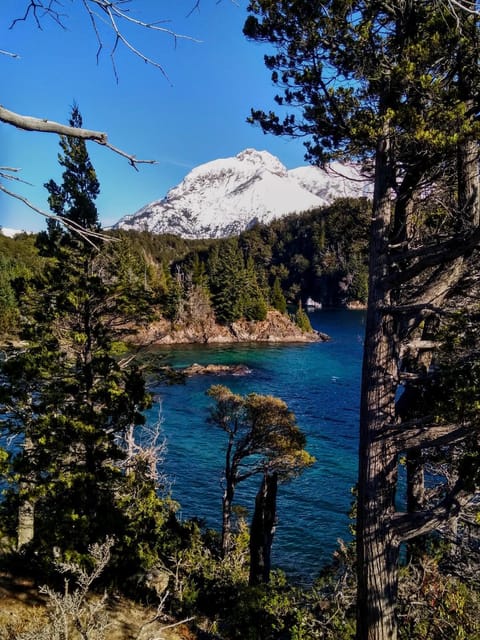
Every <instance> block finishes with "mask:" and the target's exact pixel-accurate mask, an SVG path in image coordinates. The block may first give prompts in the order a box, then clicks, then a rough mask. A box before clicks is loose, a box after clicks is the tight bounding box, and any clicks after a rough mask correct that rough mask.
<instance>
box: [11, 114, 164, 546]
mask: <svg viewBox="0 0 480 640" xmlns="http://www.w3.org/2000/svg"><path fill="white" fill-rule="evenodd" d="M72 121H73V122H77V123H79V122H81V116H80V114H79V112H78V108H77V107H74V110H73V113H72ZM60 144H61V148H62V150H63V151H64V155H60V156H59V161H60V164H61V165H62V166H63V167H64V168H65V171H64V173H63V182H62V184H61V185H57V184H56V183H55V182H54V181H50V182H49V183H48V185H47V189H48V191H49V193H50V205H51V208H52V211H54V212H55V214H56V215H57V216H59V217H60V218H61V217H67V218H68V219H69V220H70V221H72V222H74V223H77V224H79V225H81V226H82V227H83V229H86V230H89V229H98V228H99V223H98V216H97V211H96V207H95V204H94V200H95V198H96V197H97V195H98V192H99V185H98V180H97V177H96V175H95V171H94V169H93V167H92V165H91V163H90V160H89V157H88V154H87V153H86V149H85V144H84V141H82V140H78V139H65V138H62V139H61V142H60ZM40 244H41V250H42V251H43V252H44V253H45V254H46V255H48V256H49V266H48V268H47V269H46V270H45V273H44V276H43V277H42V278H37V279H36V280H35V281H31V282H30V283H29V286H28V287H27V288H26V289H25V290H24V291H23V295H22V313H23V315H24V318H25V321H24V325H23V337H24V338H25V339H26V340H28V346H27V347H26V348H25V349H22V350H20V351H19V352H18V351H14V352H13V353H12V354H11V357H9V358H7V359H6V361H5V362H4V363H3V365H2V374H3V376H4V380H5V384H4V385H2V389H1V403H2V406H3V409H4V412H5V414H6V415H7V420H6V421H5V423H3V425H2V426H3V427H6V428H7V429H8V432H9V433H10V435H12V436H15V435H17V436H18V437H19V438H20V442H23V446H21V447H19V448H15V449H14V450H12V452H11V468H12V473H13V476H12V478H15V477H17V478H19V480H18V481H17V482H14V483H13V485H12V490H11V492H10V497H9V502H8V504H12V505H14V504H17V505H18V513H19V521H18V526H17V533H18V545H19V547H22V546H24V545H26V544H27V543H28V544H29V546H30V547H32V548H33V549H35V550H36V551H37V552H40V556H39V557H43V553H44V554H46V556H48V555H49V554H50V553H51V550H52V548H53V547H54V546H57V547H59V549H60V550H61V551H62V552H63V553H67V554H82V553H86V551H87V549H88V546H89V545H90V544H92V543H93V542H96V541H98V540H100V539H104V538H105V536H106V535H114V536H117V538H118V540H119V546H120V547H121V546H122V545H125V544H128V543H127V537H126V532H125V527H126V525H127V521H128V518H127V517H126V514H125V513H124V512H123V510H122V500H121V496H122V495H124V493H125V487H126V483H127V477H126V473H125V469H124V463H123V460H124V458H125V447H124V446H123V444H122V443H123V438H124V436H125V434H127V432H130V431H131V429H132V428H133V429H134V428H135V427H136V426H137V425H141V424H143V422H144V416H143V413H142V411H143V410H144V409H145V408H146V407H148V406H149V404H150V397H149V395H148V394H147V393H146V391H145V384H144V380H143V377H142V375H141V371H140V370H139V369H138V367H136V366H135V365H134V364H130V365H128V366H125V365H123V364H122V362H121V361H119V360H118V359H117V358H115V357H114V355H113V338H114V337H115V333H114V328H115V326H116V325H117V324H118V322H119V320H120V319H121V320H125V318H126V316H125V303H124V300H122V297H121V296H119V294H118V290H117V286H116V284H117V281H118V277H117V276H118V273H117V270H116V267H115V263H113V264H112V263H109V261H108V259H107V258H106V256H105V255H104V253H102V252H101V251H100V250H98V249H96V248H94V247H93V246H92V245H91V244H90V243H89V242H88V241H87V240H86V239H84V238H83V237H82V236H78V235H77V234H75V233H72V232H71V231H70V230H69V229H63V228H61V227H60V226H59V225H53V224H51V223H50V224H49V230H48V233H45V234H42V235H41V237H40ZM128 482H130V480H129V479H128ZM123 502H125V500H124V499H123ZM7 506H8V505H7ZM140 508H141V507H140V505H139V509H140ZM156 508H158V509H160V510H161V508H160V505H159V504H157V507H156ZM128 538H129V539H130V543H131V542H132V540H133V539H134V538H133V537H132V535H131V534H130V535H129V536H128ZM130 551H131V552H132V553H133V555H135V551H134V550H133V549H130ZM138 551H139V549H137V552H138Z"/></svg>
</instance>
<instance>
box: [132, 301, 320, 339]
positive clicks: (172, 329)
mask: <svg viewBox="0 0 480 640" xmlns="http://www.w3.org/2000/svg"><path fill="white" fill-rule="evenodd" d="M325 340H328V336H327V335H325V334H323V333H320V332H318V331H313V332H310V333H309V332H304V331H302V330H301V329H300V328H299V327H297V325H296V324H295V323H294V322H292V321H291V320H290V318H289V317H288V316H286V315H284V314H282V313H280V312H279V311H274V310H271V311H269V312H268V314H267V317H266V319H265V320H262V321H259V322H254V321H249V320H239V321H238V322H234V323H233V324H231V325H229V326H223V325H219V324H216V323H215V322H214V321H213V319H212V318H211V317H207V318H205V319H204V320H202V321H199V322H196V323H194V324H188V325H186V324H175V323H171V322H169V321H168V320H165V319H159V320H156V321H154V322H152V323H151V324H150V325H149V326H148V327H146V328H144V329H141V330H140V331H139V333H138V334H137V336H136V338H135V343H138V344H144V345H162V344H186V343H196V344H221V343H234V342H285V343H286V342H322V341H325Z"/></svg>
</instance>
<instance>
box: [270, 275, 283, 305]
mask: <svg viewBox="0 0 480 640" xmlns="http://www.w3.org/2000/svg"><path fill="white" fill-rule="evenodd" d="M272 305H273V307H274V309H277V311H280V313H286V312H287V301H286V300H285V296H284V295H283V291H282V286H281V284H280V278H279V277H278V276H277V277H276V278H275V280H274V281H273V288H272Z"/></svg>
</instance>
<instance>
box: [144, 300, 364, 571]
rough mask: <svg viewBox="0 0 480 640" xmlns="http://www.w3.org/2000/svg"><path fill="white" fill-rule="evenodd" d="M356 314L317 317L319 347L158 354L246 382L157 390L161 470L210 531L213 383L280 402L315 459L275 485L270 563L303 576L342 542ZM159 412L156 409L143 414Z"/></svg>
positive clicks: (244, 489) (353, 437)
mask: <svg viewBox="0 0 480 640" xmlns="http://www.w3.org/2000/svg"><path fill="white" fill-rule="evenodd" d="M364 318H365V316H364V313H363V312H361V311H316V312H314V313H311V314H310V320H311V322H312V325H313V326H314V328H316V329H319V330H320V331H323V332H325V333H328V334H329V335H330V336H331V338H332V340H331V341H330V342H326V343H314V344H294V345H258V344H246V345H222V346H219V345H217V346H210V345H208V346H198V345H194V346H178V347H174V348H172V347H169V348H165V349H160V350H159V355H162V356H163V357H164V358H165V360H166V361H167V362H168V363H170V364H172V365H174V366H186V365H188V364H191V363H192V362H199V363H201V364H207V363H232V364H234V363H235V364H236V363H241V364H245V365H247V366H248V367H249V368H250V369H251V370H252V373H251V374H249V375H247V376H214V377H212V376H197V377H193V378H190V379H188V380H187V382H186V384H185V385H175V386H170V387H165V386H162V387H158V388H156V389H155V390H154V391H155V392H156V394H157V397H158V398H159V400H160V401H161V404H162V414H163V419H164V423H163V432H164V434H165V436H166V439H167V447H168V450H167V455H166V460H165V469H164V470H165V471H166V473H167V475H168V476H169V477H170V479H171V481H172V495H173V498H174V499H175V500H177V501H178V502H179V503H180V504H181V511H180V513H181V515H182V516H183V517H184V518H189V517H192V516H197V517H199V518H202V519H203V520H204V521H205V523H206V524H207V526H209V527H213V528H216V529H218V528H219V526H220V516H221V496H222V486H221V478H222V467H223V459H224V457H223V456H224V453H223V450H224V444H225V437H224V435H225V434H224V433H223V432H222V431H221V430H220V429H218V428H216V427H215V426H213V425H211V424H209V423H208V422H207V416H208V407H209V406H210V405H211V399H210V398H208V397H207V396H206V395H205V392H206V390H207V389H208V388H209V386H210V385H212V384H225V385H227V386H228V387H229V388H231V389H232V391H235V392H236V393H242V394H246V393H249V392H252V391H254V392H257V393H263V394H272V395H274V396H278V397H280V398H283V399H284V400H285V401H286V402H287V404H288V406H289V408H290V409H291V410H292V411H293V412H294V413H295V415H296V417H297V422H298V424H299V426H300V427H301V429H302V430H303V431H304V433H305V434H306V436H307V449H308V451H309V452H310V453H311V454H312V455H314V456H315V458H316V460H317V462H316V464H315V465H314V466H313V467H312V468H311V469H309V470H307V471H306V472H305V473H304V474H303V475H302V476H301V477H299V478H297V479H295V480H293V481H291V482H290V483H288V484H283V485H280V487H279V493H278V526H277V529H276V533H275V539H274V544H273V549H272V561H273V564H274V566H280V567H282V568H283V569H285V570H286V571H287V573H289V574H290V575H292V576H295V577H298V578H301V579H303V580H310V579H312V578H314V577H315V576H316V575H317V574H318V572H319V571H320V569H321V568H322V567H323V566H324V565H325V564H326V563H327V562H328V561H329V560H330V559H331V557H332V553H333V551H334V550H335V548H336V546H337V539H338V538H342V539H344V540H348V539H349V532H348V524H349V518H348V512H349V510H350V505H351V501H352V496H351V488H352V486H353V485H354V484H355V482H356V474H357V443H358V413H359V399H360V371H361V358H362V341H363V334H364ZM157 416H158V405H157V406H156V407H154V408H153V409H152V411H151V414H150V418H151V419H156V418H157ZM258 483H259V479H255V480H254V481H253V483H250V484H249V485H246V486H244V485H239V486H238V489H237V502H238V503H239V504H242V505H243V506H246V507H247V508H248V509H249V513H251V510H252V508H253V502H254V495H255V492H256V490H257V484H258Z"/></svg>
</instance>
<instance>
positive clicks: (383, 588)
mask: <svg viewBox="0 0 480 640" xmlns="http://www.w3.org/2000/svg"><path fill="white" fill-rule="evenodd" d="M389 151H390V141H389V130H388V125H387V124H386V125H385V131H384V136H383V138H382V140H381V141H380V142H379V146H378V149H377V155H376V167H375V191H374V202H373V219H372V229H371V245H370V276H369V301H368V310H367V321H366V329H365V331H366V334H365V347H364V359H363V369H362V396H361V397H362V402H361V410H360V449H359V477H358V515H357V579H358V596H357V640H387V639H388V640H395V638H396V637H397V630H396V623H395V612H394V606H395V601H396V595H397V559H398V541H397V540H396V539H395V537H394V535H393V533H392V530H391V528H390V527H389V524H390V519H391V516H392V514H393V512H394V501H395V487H396V479H397V453H396V449H395V447H394V446H393V445H392V443H391V442H390V441H389V439H388V438H387V437H385V431H386V430H388V429H389V427H391V426H392V425H393V424H394V422H395V393H396V390H397V386H398V372H397V355H398V354H397V353H396V339H395V337H396V334H395V331H396V328H395V322H394V318H393V316H392V315H391V314H390V313H389V312H388V309H389V308H390V305H391V302H392V300H391V291H390V288H389V285H388V281H387V276H388V275H389V266H388V240H389V228H390V224H391V216H392V202H391V198H390V192H389V184H390V174H389Z"/></svg>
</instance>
